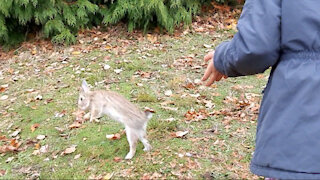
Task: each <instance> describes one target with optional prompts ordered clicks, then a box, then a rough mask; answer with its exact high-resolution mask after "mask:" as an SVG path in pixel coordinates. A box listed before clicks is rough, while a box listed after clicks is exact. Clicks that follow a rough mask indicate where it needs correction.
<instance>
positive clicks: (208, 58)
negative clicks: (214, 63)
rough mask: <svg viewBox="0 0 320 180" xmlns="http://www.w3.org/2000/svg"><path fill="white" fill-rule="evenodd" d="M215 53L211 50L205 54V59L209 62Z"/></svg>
mask: <svg viewBox="0 0 320 180" xmlns="http://www.w3.org/2000/svg"><path fill="white" fill-rule="evenodd" d="M213 53H214V52H209V53H208V54H207V55H205V56H204V60H205V61H206V62H207V61H209V60H210V59H212V58H213Z"/></svg>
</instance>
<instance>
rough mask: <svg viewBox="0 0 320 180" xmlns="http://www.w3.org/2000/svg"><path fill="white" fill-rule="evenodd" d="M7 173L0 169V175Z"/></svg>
mask: <svg viewBox="0 0 320 180" xmlns="http://www.w3.org/2000/svg"><path fill="white" fill-rule="evenodd" d="M6 173H7V171H6V170H5V169H0V176H4V175H6ZM110 179H111V178H110Z"/></svg>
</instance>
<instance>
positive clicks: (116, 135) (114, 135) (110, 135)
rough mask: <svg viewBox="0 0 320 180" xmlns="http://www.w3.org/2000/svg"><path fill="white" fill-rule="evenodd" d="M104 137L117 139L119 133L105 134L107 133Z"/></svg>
mask: <svg viewBox="0 0 320 180" xmlns="http://www.w3.org/2000/svg"><path fill="white" fill-rule="evenodd" d="M106 138H107V139H110V140H117V139H120V134H119V133H116V134H107V135H106Z"/></svg>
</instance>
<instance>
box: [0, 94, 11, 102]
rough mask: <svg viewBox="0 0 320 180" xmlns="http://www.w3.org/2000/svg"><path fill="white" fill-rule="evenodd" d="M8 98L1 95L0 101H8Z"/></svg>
mask: <svg viewBox="0 0 320 180" xmlns="http://www.w3.org/2000/svg"><path fill="white" fill-rule="evenodd" d="M8 97H9V96H7V95H3V96H1V97H0V100H2V101H4V100H6V99H8Z"/></svg>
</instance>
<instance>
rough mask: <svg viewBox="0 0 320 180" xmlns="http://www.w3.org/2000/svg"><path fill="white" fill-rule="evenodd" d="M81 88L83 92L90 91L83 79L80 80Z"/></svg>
mask: <svg viewBox="0 0 320 180" xmlns="http://www.w3.org/2000/svg"><path fill="white" fill-rule="evenodd" d="M81 88H82V90H83V92H85V93H87V92H89V91H90V88H89V86H88V84H87V82H86V80H83V81H82V84H81Z"/></svg>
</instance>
